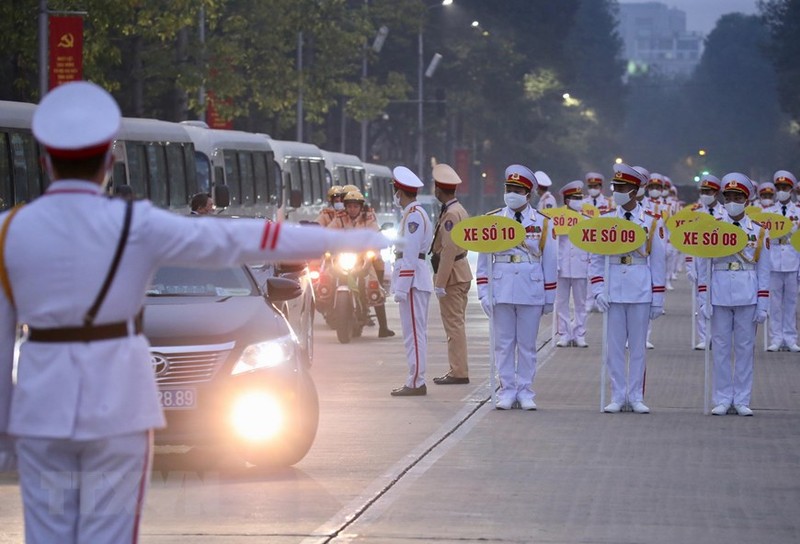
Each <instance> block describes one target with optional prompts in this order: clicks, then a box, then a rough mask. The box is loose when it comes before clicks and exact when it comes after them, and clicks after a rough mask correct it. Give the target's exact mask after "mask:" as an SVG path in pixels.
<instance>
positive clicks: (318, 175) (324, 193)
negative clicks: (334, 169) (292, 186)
mask: <svg viewBox="0 0 800 544" xmlns="http://www.w3.org/2000/svg"><path fill="white" fill-rule="evenodd" d="M309 167H310V169H311V181H312V187H313V191H314V194H313V201H314V202H315V203H316V204H320V203H322V202H325V201H326V200H327V199H328V187H325V176H323V174H322V171H323V170H324V169H325V166H324V164H323V163H322V162H321V161H311V163H310V164H309Z"/></svg>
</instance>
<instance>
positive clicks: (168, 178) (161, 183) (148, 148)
mask: <svg viewBox="0 0 800 544" xmlns="http://www.w3.org/2000/svg"><path fill="white" fill-rule="evenodd" d="M113 153H114V159H115V162H114V168H113V171H112V176H111V179H112V183H113V187H114V191H115V192H116V193H123V192H130V193H132V194H133V196H134V197H135V198H146V199H149V200H151V201H152V202H153V204H155V205H156V206H159V207H161V208H167V209H170V210H173V211H176V212H179V213H188V209H189V208H188V206H189V199H190V198H191V196H192V195H193V194H195V193H197V192H201V191H202V192H210V190H211V187H210V186H209V182H208V179H207V178H206V179H198V176H197V173H196V167H195V156H194V144H193V143H192V140H191V138H189V134H188V133H187V132H186V130H185V129H184V127H182V126H181V125H180V124H178V123H170V122H168V121H159V120H156V119H134V118H129V117H124V118H123V119H122V126H121V128H120V132H119V135H118V136H117V139H116V140H115V141H114V146H113Z"/></svg>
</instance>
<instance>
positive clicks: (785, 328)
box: [759, 170, 800, 352]
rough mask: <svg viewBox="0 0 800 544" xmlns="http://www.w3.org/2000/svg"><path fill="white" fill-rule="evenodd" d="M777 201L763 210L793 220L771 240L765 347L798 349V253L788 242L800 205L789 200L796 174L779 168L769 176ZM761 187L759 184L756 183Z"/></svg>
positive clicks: (793, 229) (795, 350)
mask: <svg viewBox="0 0 800 544" xmlns="http://www.w3.org/2000/svg"><path fill="white" fill-rule="evenodd" d="M772 179H773V183H774V187H775V200H776V202H775V203H774V204H773V205H772V206H770V207H765V208H763V210H764V211H765V212H770V213H774V214H777V215H782V216H783V217H785V218H786V219H787V220H789V221H791V222H792V230H791V231H790V232H789V233H788V234H786V235H784V236H781V237H780V238H778V239H775V240H772V241H771V247H770V250H769V257H770V264H771V265H772V269H771V272H770V285H769V293H770V297H769V298H770V309H769V338H770V341H769V346H768V347H767V351H778V350H780V349H781V348H782V347H785V348H786V349H788V350H789V351H794V352H800V346H799V345H797V315H796V312H797V274H798V269H800V254H798V253H797V250H796V249H795V248H794V247H792V244H791V242H790V240H791V237H792V234H794V233H795V232H797V227H798V221H800V208H798V206H797V204H795V203H794V202H792V190H793V189H794V186H795V185H797V178H795V177H794V174H792V173H791V172H789V171H787V170H778V171H777V172H775V174H774V175H773V176H772ZM759 189H760V187H759Z"/></svg>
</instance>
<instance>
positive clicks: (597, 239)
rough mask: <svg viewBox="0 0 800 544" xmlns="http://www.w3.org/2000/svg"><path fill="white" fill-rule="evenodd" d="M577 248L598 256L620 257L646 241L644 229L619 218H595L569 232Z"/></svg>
mask: <svg viewBox="0 0 800 544" xmlns="http://www.w3.org/2000/svg"><path fill="white" fill-rule="evenodd" d="M569 240H570V242H572V243H573V244H575V245H576V246H577V247H579V248H581V249H583V250H584V251H588V252H589V253H597V254H599V255H620V254H622V253H629V252H631V251H634V250H635V249H637V248H638V247H640V246H641V245H642V244H644V243H645V242H646V241H647V235H646V234H645V232H644V229H642V227H640V226H639V225H637V224H635V223H631V222H630V221H626V220H625V219H621V218H619V217H595V218H594V219H587V220H586V221H581V222H580V223H578V224H577V225H575V226H574V227H572V228H571V229H570V231H569Z"/></svg>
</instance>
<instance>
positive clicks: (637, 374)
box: [589, 163, 666, 414]
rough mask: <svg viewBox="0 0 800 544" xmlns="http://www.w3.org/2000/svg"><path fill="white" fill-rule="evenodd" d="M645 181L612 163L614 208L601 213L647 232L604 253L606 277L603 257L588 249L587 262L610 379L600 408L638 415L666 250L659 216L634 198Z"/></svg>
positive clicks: (641, 409) (661, 298)
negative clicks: (633, 244) (616, 251)
mask: <svg viewBox="0 0 800 544" xmlns="http://www.w3.org/2000/svg"><path fill="white" fill-rule="evenodd" d="M647 181H648V176H645V175H644V174H642V173H641V172H639V171H637V170H635V169H633V168H631V167H630V166H628V165H627V164H624V163H620V164H615V165H614V179H612V180H611V184H612V187H613V190H614V202H615V204H616V205H617V207H616V209H615V210H614V211H612V212H609V213H607V214H605V215H604V217H618V218H621V219H625V220H626V221H630V222H632V223H634V224H636V225H639V226H640V227H642V229H644V231H645V233H646V234H647V240H646V242H645V243H644V244H642V246H641V247H639V248H637V249H636V250H635V251H632V252H630V253H626V254H624V255H612V256H609V257H607V258H608V259H609V267H608V277H606V276H605V275H604V271H605V259H606V257H605V256H603V255H595V254H593V255H592V256H591V258H590V263H589V276H590V277H591V282H592V290H593V293H594V296H595V299H596V303H597V307H598V308H599V309H600V311H603V312H605V311H607V312H608V323H609V327H608V336H607V337H606V342H607V343H608V345H607V348H608V349H607V353H608V354H607V357H606V361H605V364H606V366H607V367H608V373H609V377H610V378H611V403H609V404H608V405H607V406H606V407H605V408H604V411H605V412H609V413H616V412H619V411H620V410H622V409H623V407H625V406H626V405H629V406H630V407H631V409H632V410H633V411H634V412H636V413H637V414H646V413H649V412H650V409H649V408H648V407H647V406H646V405H645V404H644V402H643V400H644V386H645V384H644V378H645V349H646V348H645V343H646V341H647V326H648V323H649V322H650V320H652V319H657V318H658V317H659V316H661V314H662V312H663V307H664V275H665V268H666V249H665V247H664V229H663V227H662V226H660V224H659V218H658V216H656V215H654V214H652V213H651V212H649V211H647V210H645V209H644V208H643V207H642V206H641V205H640V204H639V203H638V202H637V201H636V199H635V195H636V194H637V191H638V189H639V188H640V187H642V186H644V185H645V184H646V183H647ZM606 284H607V287H606ZM626 343H627V346H628V351H629V357H628V365H627V367H628V368H627V373H626V364H625V345H626Z"/></svg>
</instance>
